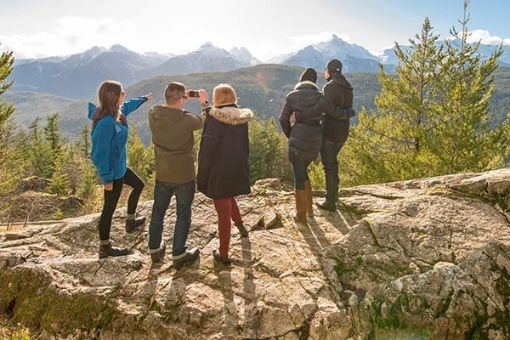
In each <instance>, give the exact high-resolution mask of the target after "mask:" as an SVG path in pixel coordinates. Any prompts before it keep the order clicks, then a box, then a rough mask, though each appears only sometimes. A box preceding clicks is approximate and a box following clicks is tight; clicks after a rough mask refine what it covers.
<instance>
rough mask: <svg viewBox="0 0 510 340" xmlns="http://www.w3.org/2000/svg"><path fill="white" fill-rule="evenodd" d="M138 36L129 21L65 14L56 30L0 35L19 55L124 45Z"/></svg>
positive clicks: (78, 50)
mask: <svg viewBox="0 0 510 340" xmlns="http://www.w3.org/2000/svg"><path fill="white" fill-rule="evenodd" d="M136 35H137V33H136V29H135V26H134V25H133V24H132V23H131V22H130V21H129V20H121V21H116V20H113V19H112V18H109V17H103V18H87V17H61V18H59V19H58V20H57V23H56V27H55V28H54V29H53V30H52V31H41V32H37V33H33V34H16V33H11V34H5V35H2V34H0V41H1V42H2V43H4V44H5V46H6V47H7V46H8V47H9V48H10V49H11V50H13V51H14V52H15V55H16V56H17V57H30V58H40V57H46V56H60V55H68V54H72V53H79V52H83V51H84V50H86V49H88V48H90V47H92V46H110V45H113V44H117V43H120V44H123V43H126V42H129V39H128V37H130V38H133V37H135V36H136ZM2 46H3V45H2ZM0 48H1V47H0Z"/></svg>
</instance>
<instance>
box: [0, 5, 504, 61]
mask: <svg viewBox="0 0 510 340" xmlns="http://www.w3.org/2000/svg"><path fill="white" fill-rule="evenodd" d="M469 11H470V13H471V21H470V23H469V29H470V30H471V31H473V35H472V39H473V40H482V42H484V43H492V44H497V43H500V42H503V43H505V44H510V25H508V24H507V20H508V19H507V17H508V13H510V1H508V0H471V3H470V7H469ZM462 15H463V0H356V1H354V0H313V1H312V0H193V1H175V0H144V1H132V0H87V1H72V0H0V44H1V45H0V50H13V51H14V52H15V55H16V56H17V57H18V58H34V57H46V56H61V55H69V54H73V53H80V52H83V51H85V50H86V49H88V48H90V47H92V46H103V47H109V46H111V45H114V44H121V45H123V46H125V47H127V48H129V49H131V50H133V51H137V52H160V53H174V54H182V53H187V52H190V51H192V50H196V49H197V48H199V47H200V46H201V45H203V44H204V43H205V42H212V43H213V44H214V45H215V46H218V47H222V48H226V49H230V48H232V47H234V46H244V47H246V48H248V50H250V52H252V54H253V55H254V56H255V57H256V58H258V59H260V60H262V61H265V60H268V59H270V58H271V57H274V56H277V55H280V54H284V53H289V52H293V51H296V50H298V49H300V48H303V47H305V46H307V45H309V44H312V43H316V42H320V41H325V40H328V39H329V38H330V37H331V35H332V34H333V33H334V34H337V35H338V36H339V37H341V38H343V39H344V40H346V41H348V42H350V43H356V44H358V45H361V46H363V47H365V48H367V49H368V50H369V51H370V52H372V53H374V54H377V53H378V52H380V51H381V50H383V49H385V48H389V47H392V46H393V45H394V42H395V41H397V42H399V43H405V42H407V41H408V39H409V38H412V37H413V36H414V35H415V34H416V33H418V32H419V31H420V28H421V25H422V24H423V20H424V18H425V17H429V18H430V20H431V22H432V26H434V32H435V33H436V34H439V35H440V36H441V37H443V38H446V37H448V36H449V30H450V28H451V27H452V26H453V25H457V26H458V22H457V20H458V19H459V18H460V17H462Z"/></svg>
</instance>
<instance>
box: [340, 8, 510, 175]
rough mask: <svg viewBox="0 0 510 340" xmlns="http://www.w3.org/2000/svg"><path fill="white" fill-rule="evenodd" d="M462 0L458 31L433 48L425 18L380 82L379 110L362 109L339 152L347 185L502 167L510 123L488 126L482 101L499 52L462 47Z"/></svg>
mask: <svg viewBox="0 0 510 340" xmlns="http://www.w3.org/2000/svg"><path fill="white" fill-rule="evenodd" d="M468 4H469V2H468V1H465V2H464V18H463V20H461V21H460V22H461V23H462V32H461V33H458V32H457V31H456V30H455V29H453V30H452V34H453V35H454V37H456V39H455V40H451V41H446V47H445V49H444V50H443V48H441V47H438V44H437V39H438V37H437V36H435V35H433V34H432V27H431V25H430V22H429V20H428V19H425V22H424V24H423V27H422V31H421V34H420V35H419V36H417V37H416V40H410V41H411V45H412V46H411V48H410V49H409V50H408V51H407V52H406V53H403V51H402V50H401V49H400V47H399V46H398V44H397V45H396V48H395V52H396V54H397V56H398V57H399V59H400V62H399V65H398V66H397V77H394V76H392V75H389V74H385V73H384V69H383V68H381V71H380V73H379V80H380V83H381V93H380V95H379V96H378V97H377V98H376V104H377V108H378V112H377V113H372V114H370V115H369V114H367V113H366V112H364V111H362V112H361V113H360V115H359V123H358V125H357V126H356V127H354V128H353V129H351V135H350V138H349V140H348V142H347V143H346V146H345V147H344V150H343V151H342V155H341V157H340V162H341V164H342V165H343V166H342V168H343V169H346V171H345V173H342V178H343V180H346V179H347V181H348V183H349V184H365V183H374V182H387V181H395V180H402V179H409V178H418V177H423V176H433V175H443V174H447V173H456V172H460V171H480V170H484V169H490V168H494V167H500V166H501V165H502V164H503V159H504V153H505V148H506V144H507V143H506V141H507V136H508V131H509V123H508V120H507V121H506V122H505V123H504V124H503V125H502V126H499V127H496V128H493V129H491V128H490V127H489V125H488V119H489V112H488V102H489V100H490V98H491V97H492V94H493V86H492V82H493V74H494V71H495V69H496V67H497V59H498V57H499V56H500V55H501V50H498V51H496V52H495V53H494V54H493V55H492V56H491V57H490V58H489V59H488V60H486V61H482V59H481V56H480V53H479V51H478V50H479V46H480V45H479V44H468V42H467V38H468V35H469V34H468V29H467V23H468V21H469V16H468V14H467V7H468Z"/></svg>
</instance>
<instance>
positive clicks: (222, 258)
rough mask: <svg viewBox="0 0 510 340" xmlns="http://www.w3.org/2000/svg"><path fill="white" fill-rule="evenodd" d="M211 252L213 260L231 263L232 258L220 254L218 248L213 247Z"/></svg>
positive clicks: (226, 263) (227, 264) (228, 264)
mask: <svg viewBox="0 0 510 340" xmlns="http://www.w3.org/2000/svg"><path fill="white" fill-rule="evenodd" d="M212 254H213V257H214V260H215V261H218V262H220V263H222V264H224V265H225V266H230V265H231V264H232V260H231V259H230V258H229V257H228V256H221V255H220V252H219V251H218V250H216V249H214V250H213V252H212Z"/></svg>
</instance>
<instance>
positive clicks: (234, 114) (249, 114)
mask: <svg viewBox="0 0 510 340" xmlns="http://www.w3.org/2000/svg"><path fill="white" fill-rule="evenodd" d="M209 115H211V116H212V117H214V118H215V119H216V120H218V121H220V122H222V123H225V124H229V125H241V124H245V123H248V121H249V120H250V119H251V118H253V116H254V114H253V111H252V110H250V109H239V108H237V107H231V106H227V107H220V108H218V107H213V108H211V110H210V111H209Z"/></svg>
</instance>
